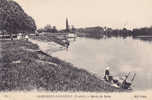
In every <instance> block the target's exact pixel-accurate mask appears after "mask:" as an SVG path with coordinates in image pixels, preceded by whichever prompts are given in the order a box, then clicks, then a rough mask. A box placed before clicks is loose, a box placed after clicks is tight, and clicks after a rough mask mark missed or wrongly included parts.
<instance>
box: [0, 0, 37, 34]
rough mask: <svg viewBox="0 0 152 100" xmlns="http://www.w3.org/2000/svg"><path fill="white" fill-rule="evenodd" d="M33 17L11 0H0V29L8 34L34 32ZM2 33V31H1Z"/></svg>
mask: <svg viewBox="0 0 152 100" xmlns="http://www.w3.org/2000/svg"><path fill="white" fill-rule="evenodd" d="M36 29H37V27H36V24H35V21H34V19H33V18H32V17H31V16H28V15H27V14H26V13H25V12H24V10H23V9H22V8H21V6H20V5H19V4H18V3H17V2H15V1H12V0H0V30H1V31H6V32H7V33H9V34H10V35H12V34H16V33H19V32H29V33H31V32H35V30H36ZM2 33H3V32H2Z"/></svg>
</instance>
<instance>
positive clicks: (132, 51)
mask: <svg viewBox="0 0 152 100" xmlns="http://www.w3.org/2000/svg"><path fill="white" fill-rule="evenodd" d="M53 56H55V57H58V58H60V59H62V60H65V61H67V62H70V63H72V64H73V65H74V66H76V67H78V68H81V69H85V70H87V71H88V72H91V73H93V74H96V75H97V76H98V77H100V78H102V77H103V75H104V70H105V68H106V67H107V66H109V67H110V72H111V74H112V75H118V74H120V73H128V72H131V74H130V79H131V76H132V75H133V73H136V77H135V80H134V81H133V84H134V89H135V90H149V89H150V90H151V89H152V42H145V41H141V40H135V39H132V38H126V39H122V38H110V39H99V40H97V39H89V38H77V39H76V41H75V42H71V44H70V47H69V49H68V51H67V50H63V51H59V52H56V53H53Z"/></svg>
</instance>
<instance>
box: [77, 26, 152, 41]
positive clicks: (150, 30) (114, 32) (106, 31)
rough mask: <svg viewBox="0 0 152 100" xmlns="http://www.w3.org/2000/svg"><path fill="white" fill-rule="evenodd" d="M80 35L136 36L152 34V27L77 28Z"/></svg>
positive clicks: (95, 36) (96, 36)
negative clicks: (130, 28) (131, 28)
mask: <svg viewBox="0 0 152 100" xmlns="http://www.w3.org/2000/svg"><path fill="white" fill-rule="evenodd" d="M76 31H77V32H78V33H79V35H80V36H85V37H91V38H102V37H104V36H106V37H124V38H126V37H128V36H132V37H136V36H147V35H149V36H150V35H151V36H152V27H145V28H139V29H133V30H129V29H126V28H123V29H112V28H107V27H100V26H97V27H88V28H79V29H76Z"/></svg>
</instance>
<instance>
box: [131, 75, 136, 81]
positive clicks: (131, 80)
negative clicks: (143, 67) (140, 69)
mask: <svg viewBox="0 0 152 100" xmlns="http://www.w3.org/2000/svg"><path fill="white" fill-rule="evenodd" d="M135 76H136V73H135V74H134V76H133V78H132V80H131V81H133V80H134V79H135Z"/></svg>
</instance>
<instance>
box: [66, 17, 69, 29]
mask: <svg viewBox="0 0 152 100" xmlns="http://www.w3.org/2000/svg"><path fill="white" fill-rule="evenodd" d="M66 31H67V32H69V22H68V18H66Z"/></svg>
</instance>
